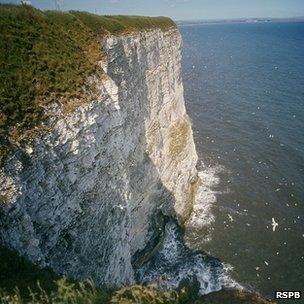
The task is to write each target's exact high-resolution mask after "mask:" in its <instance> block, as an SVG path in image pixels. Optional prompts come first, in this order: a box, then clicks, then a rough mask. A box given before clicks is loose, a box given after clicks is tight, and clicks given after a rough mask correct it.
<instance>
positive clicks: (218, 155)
mask: <svg viewBox="0 0 304 304" xmlns="http://www.w3.org/2000/svg"><path fill="white" fill-rule="evenodd" d="M180 31H181V33H182V37H183V59H182V70H183V82H184V89H185V100H186V107H187V111H188V113H189V115H190V118H191V121H192V128H193V132H194V139H195V143H196V149H197V152H198V155H199V170H200V174H201V175H202V178H203V183H204V186H205V189H203V190H204V191H205V192H206V193H208V195H203V196H202V198H203V199H202V202H201V203H202V205H203V206H204V205H205V206H206V208H205V211H203V209H204V208H201V209H200V208H198V210H202V214H199V213H198V214H196V216H195V217H194V218H193V219H192V221H193V224H194V225H195V223H197V226H196V227H195V229H194V230H193V233H191V234H190V235H188V236H186V240H187V243H188V244H189V245H191V247H192V248H195V249H197V250H200V251H203V252H205V253H206V254H208V255H210V256H212V257H216V258H218V259H219V260H220V261H221V262H222V263H223V264H226V265H229V276H230V278H231V279H232V280H233V281H234V282H236V283H237V284H240V285H241V286H243V287H244V288H246V289H249V290H255V291H258V292H260V293H261V294H262V295H264V296H267V297H271V298H274V293H275V291H277V290H278V291H281V290H287V291H302V292H304V23H296V22H290V23H287V22H286V23H284V22H281V23H275V22H269V23H268V22H265V23H262V22H261V23H226V24H196V25H185V26H180ZM208 200H209V201H208ZM206 211H207V214H206ZM303 296H304V295H303ZM289 303H292V302H289ZM295 303H298V302H296V301H295Z"/></svg>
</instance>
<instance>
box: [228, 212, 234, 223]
mask: <svg viewBox="0 0 304 304" xmlns="http://www.w3.org/2000/svg"><path fill="white" fill-rule="evenodd" d="M228 218H229V220H230V222H233V217H232V216H231V215H230V214H228Z"/></svg>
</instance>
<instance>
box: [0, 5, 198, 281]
mask: <svg viewBox="0 0 304 304" xmlns="http://www.w3.org/2000/svg"><path fill="white" fill-rule="evenodd" d="M2 9H3V10H4V11H5V13H3V14H4V17H5V18H7V19H6V23H8V24H7V29H6V31H4V32H2V31H1V33H2V35H4V36H5V35H6V36H5V37H4V40H3V39H1V40H2V42H1V43H7V44H6V45H5V47H6V48H8V50H7V51H5V52H4V54H3V56H2V57H3V58H2V60H3V62H6V68H7V69H8V65H7V62H8V61H9V60H11V58H10V57H9V56H11V55H12V54H13V50H9V47H11V48H14V44H13V46H12V45H10V44H9V43H8V42H7V41H12V39H13V41H15V46H16V43H17V42H16V41H18V39H19V40H20V41H23V40H24V39H28V41H26V43H24V45H23V44H20V45H19V44H18V47H19V48H21V49H18V50H17V53H18V52H19V53H20V54H23V55H24V61H23V62H19V64H20V65H21V66H18V65H17V64H18V63H14V64H16V66H14V65H13V66H14V67H15V68H16V70H18V71H20V73H21V75H24V74H22V73H23V72H24V71H27V69H29V67H27V66H22V64H24V63H28V62H32V61H31V60H34V61H33V62H35V60H36V61H37V62H38V63H39V66H38V67H36V68H35V70H34V71H30V73H29V74H28V75H27V76H24V85H26V86H28V87H26V88H23V87H22V83H23V82H22V79H21V81H20V79H16V86H15V90H16V91H15V92H11V91H9V89H10V87H8V86H7V87H5V88H4V89H3V90H2V91H1V99H2V101H1V103H3V105H4V104H7V103H5V101H8V100H9V104H11V107H9V106H5V107H2V109H3V110H2V113H1V127H2V129H1V136H2V137H1V147H2V151H6V152H5V153H6V154H5V157H3V161H2V165H1V169H0V193H1V195H0V200H1V202H0V242H1V243H2V244H4V245H5V246H8V247H10V248H13V249H15V250H17V251H18V252H19V253H20V254H21V255H24V256H26V257H27V258H29V259H30V260H31V261H33V262H35V263H36V264H38V265H40V266H50V267H51V268H52V269H54V270H55V271H56V272H57V273H64V274H67V275H68V276H70V277H73V278H77V279H85V278H87V277H92V278H93V280H94V282H95V283H97V284H106V285H108V286H112V285H115V286H120V285H123V284H132V283H134V269H133V265H132V264H134V263H136V260H137V258H138V257H141V252H144V250H145V248H146V247H147V246H149V244H154V243H155V242H156V241H157V239H159V238H160V237H161V234H162V231H163V224H162V219H163V217H164V216H170V217H174V218H176V219H178V221H179V222H180V223H183V222H184V221H185V220H186V219H187V218H188V216H189V214H190V212H191V208H192V201H193V198H194V194H195V188H196V184H197V183H198V177H197V172H196V168H195V166H196V162H197V155H196V151H195V146H194V142H193V137H192V130H191V125H190V122H189V118H188V116H187V114H186V111H185V105H184V98H183V85H182V80H181V72H180V69H181V63H180V60H181V37H180V34H179V32H178V30H177V29H176V27H174V26H173V25H172V22H171V21H168V20H167V19H165V22H164V19H153V18H151V19H147V18H145V19H144V21H143V20H141V19H140V18H139V19H136V18H135V19H134V18H133V19H132V17H130V18H131V19H124V18H123V17H119V16H118V17H116V18H117V19H115V17H113V19H112V21H111V20H110V22H108V21H109V20H104V19H98V16H95V15H89V14H82V13H79V12H71V13H51V12H49V13H42V12H40V11H36V10H34V9H32V8H20V11H18V10H19V8H17V7H12V6H3V7H2ZM7 10H13V11H14V14H15V15H12V14H11V13H10V15H9V14H8V13H7ZM5 14H6V15H5ZM18 14H19V15H18ZM17 15H18V16H19V18H21V19H18V20H19V21H18V22H17V21H16V20H14V18H15V17H16V16H17ZM8 16H9V17H8ZM33 16H34V19H33ZM101 18H106V17H101ZM125 18H126V17H125ZM31 19H33V21H31ZM50 19H51V21H50ZM126 20H127V21H126ZM37 22H38V25H39V26H38V27H37ZM48 22H51V23H50V24H51V26H52V27H53V29H52V30H53V31H57V30H58V32H60V31H59V29H60V30H61V28H60V26H61V25H62V24H64V26H65V28H66V30H67V33H68V36H69V37H70V40H71V41H70V40H67V42H66V43H68V44H69V43H71V45H64V47H65V48H67V49H66V53H65V52H63V53H62V54H63V55H60V54H61V53H60V52H57V53H56V52H55V53H54V54H51V55H52V56H49V57H47V56H45V54H47V51H46V52H43V49H45V50H47V49H48V48H51V49H52V48H54V45H55V47H56V45H57V47H58V46H61V45H62V44H61V40H64V39H66V33H62V36H59V40H58V37H57V35H54V34H52V35H51V34H50V35H46V36H45V37H44V38H43V37H41V33H44V30H46V29H45V28H44V27H45V24H48ZM102 22H104V24H103V26H102V27H100V28H99V26H100V25H102V24H101V23H102ZM107 22H108V23H107ZM124 22H126V23H124ZM142 22H143V23H142ZM16 23H17V25H16ZM18 23H19V24H18ZM164 23H165V26H160V24H162V25H164ZM14 24H15V25H14ZM113 24H114V25H115V27H114V29H113V28H112V27H110V25H111V26H112V25H113ZM124 24H127V25H128V26H123V25H124ZM14 26H17V28H19V30H20V31H19V32H16V31H15V32H14V31H13V30H14ZM119 26H120V29H119V30H117V27H119ZM26 27H29V28H28V29H27V28H26ZM77 27H78V28H79V33H80V34H81V35H80V34H79V37H80V36H81V37H80V38H79V39H84V40H83V41H80V42H79V41H78V40H77V36H74V35H75V33H76V32H77ZM27 31H31V33H34V34H33V35H32V36H30V37H22V36H21V35H22V33H24V32H27ZM111 31H112V32H111ZM12 32H13V33H14V35H13V36H11V34H12ZM86 32H87V35H89V39H87V40H86V39H85V38H86V37H85V35H84V33H86ZM3 33H4V34H3ZM18 33H19V34H18ZM113 33H114V35H113ZM63 38H64V39H63ZM87 38H88V37H87ZM52 39H53V40H52ZM73 39H74V40H73ZM5 41H6V42H5ZM77 43H78V47H79V49H78V50H81V53H79V54H83V56H87V58H89V59H90V60H89V61H83V60H84V59H83V58H82V57H81V56H80V55H79V54H74V53H73V52H72V51H71V52H70V55H69V50H70V48H71V50H72V49H73V48H72V47H73V45H76V46H77ZM88 46H89V48H87V47H88ZM81 47H82V48H83V49H81ZM24 48H25V49H24ZM14 51H15V50H14ZM17 53H16V54H17ZM10 54H11V55H10ZM33 54H34V55H33ZM90 54H91V55H90ZM39 56H40V57H39ZM57 56H59V57H60V56H63V57H64V58H65V57H66V58H68V57H69V56H70V57H72V58H69V59H67V60H63V61H62V58H61V59H60V58H59V59H58V58H57ZM73 56H74V57H73ZM77 56H78V57H77ZM79 56H80V57H79ZM28 57H29V58H32V59H31V60H28ZM64 58H63V59H64ZM77 58H78V59H77ZM92 59H94V60H95V61H92ZM27 60H28V61H27ZM75 60H79V61H78V63H79V64H78V65H77V64H76V63H77V62H76V63H75ZM21 61H22V60H21ZM41 62H44V67H41V66H40V63H41ZM65 65H71V66H65ZM86 65H87V66H88V67H90V69H89V71H90V73H87V72H88V71H86V70H83V69H84V68H85V67H86ZM10 68H12V64H11V66H10ZM20 69H21V70H20ZM52 69H53V72H52ZM13 72H14V70H12V73H13ZM52 73H53V74H54V75H53V76H52ZM58 73H59V74H58ZM60 73H61V74H60ZM75 73H76V74H75ZM10 75H11V74H9V73H6V74H5V75H4V74H2V75H1V77H2V78H3V77H6V80H7V81H6V82H5V83H6V85H7V84H9V83H10V81H13V80H14V79H13V78H9V77H10ZM34 76H35V77H34ZM16 77H17V76H16ZM26 77H29V79H30V81H28V79H27V78H26ZM31 77H34V78H31ZM52 77H53V78H52ZM69 77H70V78H69ZM48 78H50V79H51V81H53V82H51V83H52V86H50V85H48V87H47V88H45V84H44V81H45V79H48ZM73 78H75V79H76V80H75V81H76V84H77V83H78V84H79V88H78V89H79V90H78V91H77V88H75V89H76V91H75V92H77V93H75V94H74V93H73V92H70V94H66V92H69V91H71V90H70V89H71V87H70V86H72V87H73V90H74V86H75V83H74V82H72V83H70V80H72V79H73ZM61 83H62V87H60V84H61ZM27 88H29V89H30V92H31V94H32V95H31V98H32V99H30V100H29V101H28V100H26V101H24V100H23V98H27V97H28V96H27V95H22V92H23V90H24V92H27V93H28V91H27ZM11 89H14V88H11ZM13 93H14V94H13ZM27 93H24V94H27ZM14 113H15V116H14ZM7 151H9V153H7ZM3 153H4V152H3ZM155 240H156V241H155Z"/></svg>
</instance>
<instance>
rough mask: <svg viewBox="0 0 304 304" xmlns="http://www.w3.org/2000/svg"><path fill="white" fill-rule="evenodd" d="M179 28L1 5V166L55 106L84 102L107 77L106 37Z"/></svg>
mask: <svg viewBox="0 0 304 304" xmlns="http://www.w3.org/2000/svg"><path fill="white" fill-rule="evenodd" d="M172 27H176V25H175V23H174V22H173V21H172V20H171V19H169V18H166V17H140V16H98V15H94V14H90V13H87V12H79V11H70V12H59V11H40V10H37V9H35V8H33V7H31V6H26V5H22V6H16V5H0V66H1V69H0V83H1V87H0V162H1V159H2V157H3V156H4V155H7V152H8V151H10V150H11V148H9V147H12V146H14V145H16V144H19V143H20V142H22V140H28V139H29V138H30V137H33V135H34V133H35V132H37V129H39V128H41V127H39V128H38V126H39V125H40V123H41V122H42V121H43V120H44V119H45V111H44V108H43V107H45V106H46V105H47V103H49V102H50V101H53V100H60V101H62V102H67V101H68V100H72V99H80V98H82V97H84V96H85V93H86V92H87V90H88V89H89V87H90V85H89V83H88V81H87V80H88V76H89V75H92V73H93V72H95V73H98V74H100V75H101V74H102V71H101V69H100V67H98V65H97V62H98V61H99V60H100V59H102V55H103V51H102V49H101V43H100V41H101V39H102V37H104V36H106V35H109V34H114V35H120V34H124V33H131V32H138V31H145V30H150V29H156V28H157V29H161V30H163V31H165V30H167V29H170V28H172Z"/></svg>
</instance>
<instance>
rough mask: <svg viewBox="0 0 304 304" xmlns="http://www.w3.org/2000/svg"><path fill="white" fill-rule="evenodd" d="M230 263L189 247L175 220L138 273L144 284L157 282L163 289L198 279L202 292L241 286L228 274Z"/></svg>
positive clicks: (138, 277) (166, 229)
mask: <svg viewBox="0 0 304 304" xmlns="http://www.w3.org/2000/svg"><path fill="white" fill-rule="evenodd" d="M230 270H231V266H229V265H226V264H223V263H222V262H221V261H220V260H218V259H216V258H214V257H211V256H209V255H207V254H205V253H201V252H196V251H193V250H191V249H189V248H188V247H187V246H185V244H184V240H183V234H182V232H181V230H180V228H179V226H178V225H177V223H176V222H175V221H169V222H168V223H167V224H166V227H165V237H164V240H163V244H162V247H161V248H160V250H159V251H158V252H157V253H156V254H155V255H154V256H153V257H152V259H151V260H149V261H148V262H146V263H145V264H144V265H142V266H141V268H140V269H138V270H137V272H136V277H137V281H138V282H140V283H141V284H156V285H157V286H158V288H160V289H162V290H168V289H178V288H179V287H180V286H181V284H183V282H184V283H185V282H189V283H190V282H197V283H198V287H199V294H201V295H203V294H207V293H210V292H213V291H218V290H220V289H222V288H223V287H232V288H240V289H241V288H242V287H241V286H240V285H239V284H238V283H236V282H235V281H234V280H233V279H231V278H230V276H229V271H230Z"/></svg>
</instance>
